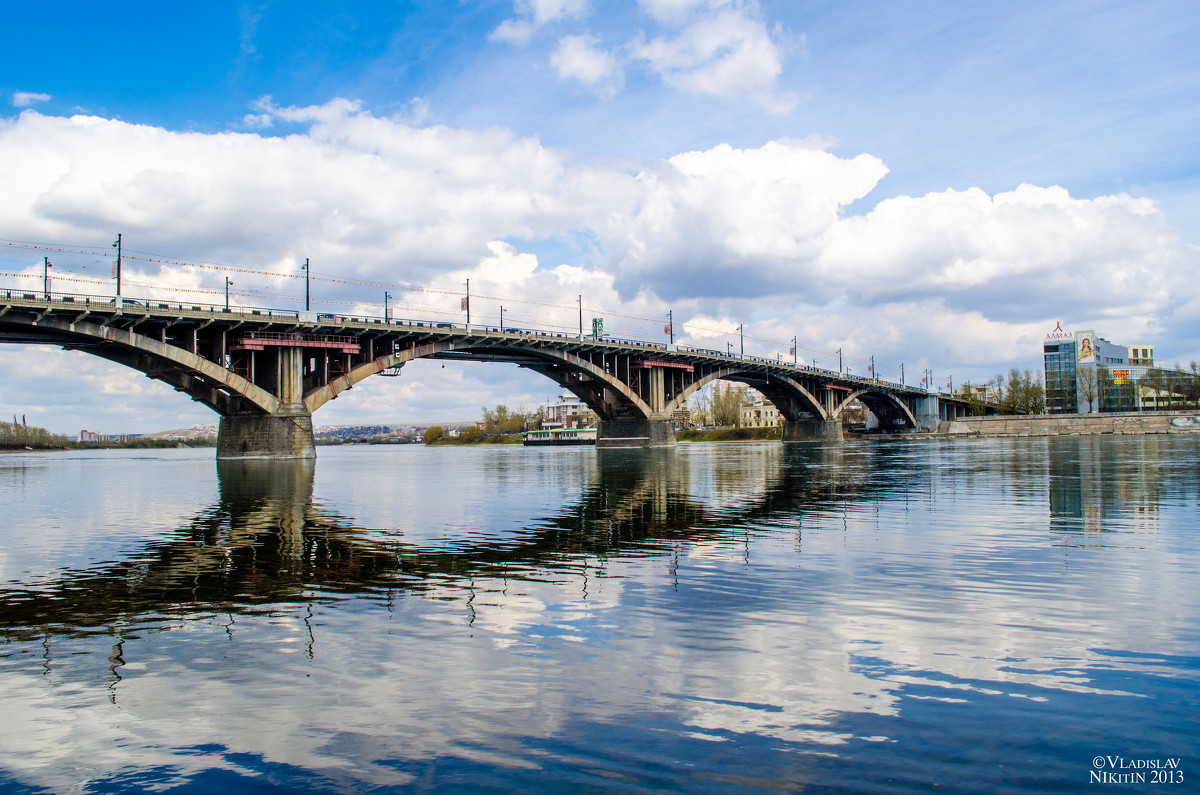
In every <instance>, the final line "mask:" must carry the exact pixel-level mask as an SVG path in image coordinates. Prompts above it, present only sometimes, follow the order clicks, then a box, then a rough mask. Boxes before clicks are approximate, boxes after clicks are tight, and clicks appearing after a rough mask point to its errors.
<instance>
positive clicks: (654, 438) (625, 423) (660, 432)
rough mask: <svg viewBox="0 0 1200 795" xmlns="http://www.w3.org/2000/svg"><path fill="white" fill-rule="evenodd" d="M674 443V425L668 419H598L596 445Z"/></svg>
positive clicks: (636, 445) (617, 445)
mask: <svg viewBox="0 0 1200 795" xmlns="http://www.w3.org/2000/svg"><path fill="white" fill-rule="evenodd" d="M673 444H675V426H674V425H673V424H672V423H671V421H670V420H647V419H643V418H641V417H638V418H634V419H620V420H600V425H599V428H598V429H597V431H596V447H664V446H667V445H673Z"/></svg>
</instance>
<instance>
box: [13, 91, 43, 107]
mask: <svg viewBox="0 0 1200 795" xmlns="http://www.w3.org/2000/svg"><path fill="white" fill-rule="evenodd" d="M49 101H50V95H49V94H39V93H37V92H35V91H14V92H13V95H12V104H13V107H14V108H29V107H32V106H34V105H36V104H38V103H39V102H49Z"/></svg>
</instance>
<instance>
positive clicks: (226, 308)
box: [225, 276, 233, 312]
mask: <svg viewBox="0 0 1200 795" xmlns="http://www.w3.org/2000/svg"><path fill="white" fill-rule="evenodd" d="M231 284H233V282H231V281H229V277H228V276H226V277H225V311H226V312H228V311H229V285H231Z"/></svg>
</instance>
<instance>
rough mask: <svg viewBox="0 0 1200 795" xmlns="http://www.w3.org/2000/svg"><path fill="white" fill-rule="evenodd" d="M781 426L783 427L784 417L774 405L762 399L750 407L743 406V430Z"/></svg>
mask: <svg viewBox="0 0 1200 795" xmlns="http://www.w3.org/2000/svg"><path fill="white" fill-rule="evenodd" d="M780 425H783V415H782V414H780V413H779V409H777V408H775V406H774V404H771V403H768V402H766V401H765V400H762V399H761V398H760V399H758V400H756V401H754V402H753V403H751V404H749V405H748V406H742V427H743V428H778V427H779V426H780Z"/></svg>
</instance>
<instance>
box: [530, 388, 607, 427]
mask: <svg viewBox="0 0 1200 795" xmlns="http://www.w3.org/2000/svg"><path fill="white" fill-rule="evenodd" d="M596 419H597V417H596V414H595V412H593V411H592V410H591V409H589V408H588V407H587V404H585V403H584V402H583V401H582V400H580V399H579V398H577V397H575V396H574V395H571V394H565V393H564V394H562V395H559V396H558V401H557V402H554V403H547V404H546V405H545V406H543V407H542V427H543V428H588V427H591V426H593V425H595V424H596Z"/></svg>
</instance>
